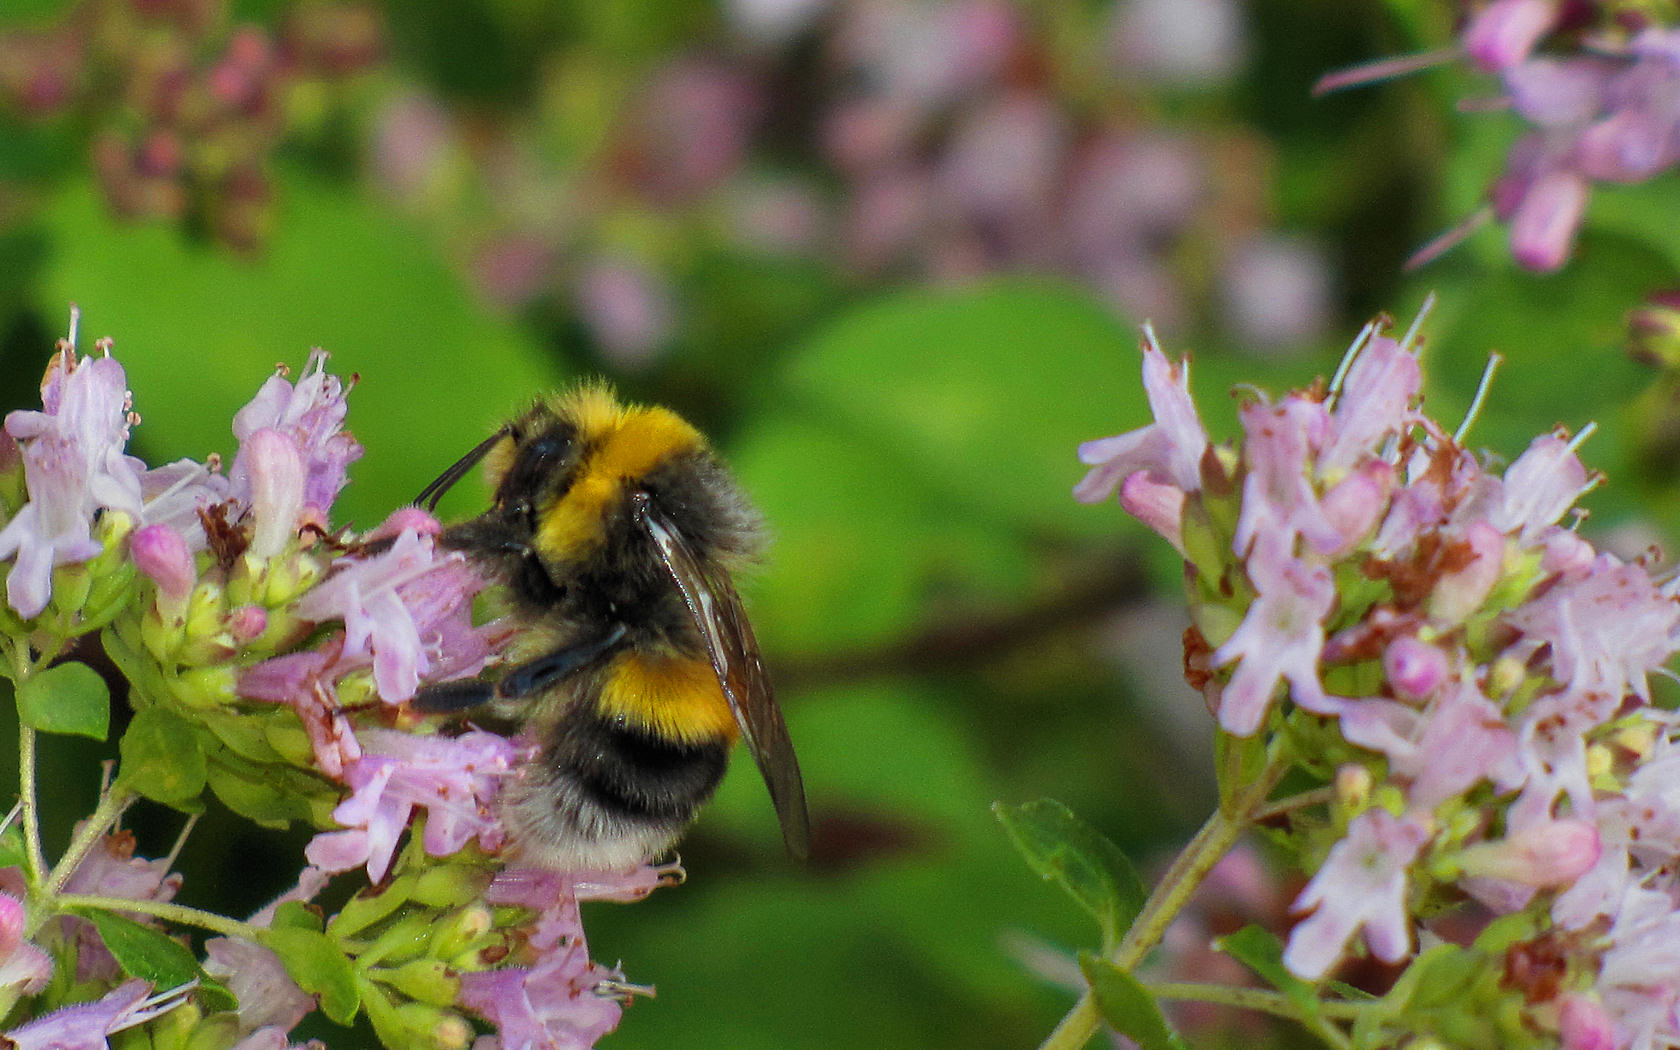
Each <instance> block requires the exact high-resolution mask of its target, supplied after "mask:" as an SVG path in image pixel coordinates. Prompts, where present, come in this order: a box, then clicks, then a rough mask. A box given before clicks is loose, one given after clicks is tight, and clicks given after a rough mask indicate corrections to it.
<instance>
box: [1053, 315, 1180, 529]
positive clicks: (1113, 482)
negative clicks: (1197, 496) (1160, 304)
mask: <svg viewBox="0 0 1680 1050" xmlns="http://www.w3.org/2000/svg"><path fill="white" fill-rule="evenodd" d="M1145 335H1146V338H1145V340H1144V345H1143V389H1144V393H1145V395H1146V396H1147V397H1148V398H1149V409H1150V411H1151V413H1153V415H1154V417H1155V422H1153V423H1151V424H1149V425H1148V426H1145V427H1141V428H1139V429H1137V430H1133V431H1130V432H1128V433H1125V434H1120V435H1117V436H1115V437H1106V438H1098V439H1097V440H1095V441H1087V442H1085V443H1084V444H1082V445H1080V446H1079V461H1080V462H1081V463H1084V464H1086V465H1088V466H1090V467H1092V469H1091V470H1090V471H1089V472H1088V473H1087V474H1086V475H1085V477H1084V479H1083V480H1081V481H1080V482H1079V484H1078V485H1077V486H1075V487H1074V490H1073V496H1074V498H1075V499H1077V500H1079V501H1080V502H1081V503H1098V502H1101V501H1102V500H1105V499H1107V498H1108V497H1109V495H1110V494H1112V493H1113V492H1114V491H1115V489H1117V488H1118V487H1119V486H1120V483H1121V482H1122V481H1124V480H1126V478H1127V477H1129V476H1131V475H1132V474H1135V473H1137V472H1138V471H1140V470H1147V471H1149V472H1150V473H1151V475H1153V476H1154V477H1155V478H1157V479H1158V480H1159V481H1162V482H1167V483H1170V484H1173V485H1176V486H1177V487H1178V488H1179V489H1180V490H1181V491H1183V492H1195V491H1198V490H1199V489H1200V488H1201V487H1202V482H1201V464H1202V454H1203V453H1204V452H1206V451H1207V446H1208V439H1207V431H1206V430H1204V429H1203V428H1202V420H1201V417H1200V416H1199V415H1198V414H1197V412H1196V404H1195V402H1194V401H1192V400H1191V399H1190V362H1189V361H1180V362H1178V363H1177V364H1174V363H1173V362H1172V361H1170V360H1168V359H1167V355H1166V354H1164V353H1162V352H1161V348H1160V346H1159V345H1158V344H1157V343H1156V342H1155V339H1154V334H1153V333H1152V332H1149V331H1147V330H1146V331H1145Z"/></svg>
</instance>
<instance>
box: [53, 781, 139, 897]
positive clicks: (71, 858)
mask: <svg viewBox="0 0 1680 1050" xmlns="http://www.w3.org/2000/svg"><path fill="white" fill-rule="evenodd" d="M135 797H136V796H135V794H134V792H132V791H127V790H123V789H119V788H111V789H108V790H107V791H105V792H104V793H103V794H101V795H100V796H99V805H98V806H96V807H94V810H93V813H92V814H91V815H90V816H89V817H88V818H87V820H86V821H85V822H84V823H83V824H82V830H81V831H78V832H77V833H76V837H75V838H74V839H72V840H71V842H70V846H69V848H68V849H66V850H65V851H64V855H63V856H62V857H59V858H58V863H57V864H56V865H54V866H53V870H52V873H51V874H50V875H48V876H47V881H46V885H44V886H42V887H41V893H42V895H43V896H47V897H51V896H54V895H56V894H57V893H58V891H59V890H62V889H63V888H64V884H65V883H66V882H69V881H70V876H72V875H74V874H75V873H76V869H77V868H79V867H81V866H82V861H84V860H86V859H87V855H88V854H89V853H91V852H93V847H94V846H96V845H98V843H99V840H100V838H102V837H103V836H104V835H105V833H106V832H107V831H109V830H110V829H111V825H112V824H115V823H116V822H117V818H119V817H121V816H122V815H123V811H124V810H126V809H127V808H128V807H129V806H130V805H132V804H133V803H134V799H135Z"/></svg>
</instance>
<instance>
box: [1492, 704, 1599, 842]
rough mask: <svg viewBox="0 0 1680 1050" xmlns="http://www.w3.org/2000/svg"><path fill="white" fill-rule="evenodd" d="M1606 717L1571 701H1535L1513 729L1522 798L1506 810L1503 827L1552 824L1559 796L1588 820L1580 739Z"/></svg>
mask: <svg viewBox="0 0 1680 1050" xmlns="http://www.w3.org/2000/svg"><path fill="white" fill-rule="evenodd" d="M1606 717H1608V715H1607V713H1606V712H1605V711H1604V710H1603V709H1602V707H1601V708H1600V709H1599V710H1596V711H1595V710H1591V709H1588V708H1586V707H1583V705H1582V704H1581V703H1580V702H1579V701H1578V700H1577V699H1576V698H1575V697H1573V696H1570V695H1565V694H1556V693H1554V694H1550V695H1547V696H1544V697H1541V698H1540V699H1539V700H1537V701H1535V703H1534V704H1533V705H1532V706H1531V707H1530V708H1529V709H1528V710H1527V711H1526V712H1524V714H1523V718H1522V722H1521V723H1520V725H1519V726H1518V728H1517V743H1518V748H1517V758H1518V761H1519V762H1520V763H1521V768H1522V773H1521V780H1522V785H1523V787H1522V793H1521V794H1520V795H1519V796H1518V797H1517V800H1516V802H1514V803H1513V804H1512V805H1511V808H1510V811H1509V814H1508V817H1507V824H1508V826H1509V827H1511V828H1525V827H1531V826H1533V825H1536V824H1542V823H1545V822H1546V821H1548V820H1550V819H1552V812H1553V807H1554V806H1555V805H1556V804H1557V800H1558V798H1559V796H1562V797H1564V798H1566V799H1568V801H1569V805H1570V807H1571V809H1572V811H1573V813H1574V815H1575V816H1577V817H1581V818H1584V819H1591V818H1592V816H1593V812H1594V808H1595V801H1594V796H1593V790H1592V780H1591V777H1590V775H1589V774H1588V772H1587V741H1586V734H1587V733H1588V732H1589V731H1590V730H1591V729H1592V728H1594V727H1595V726H1597V725H1598V724H1599V723H1600V722H1602V721H1604V719H1605V718H1606Z"/></svg>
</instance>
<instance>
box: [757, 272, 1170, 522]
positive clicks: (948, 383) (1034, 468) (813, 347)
mask: <svg viewBox="0 0 1680 1050" xmlns="http://www.w3.org/2000/svg"><path fill="white" fill-rule="evenodd" d="M1137 345H1138V333H1137V330H1136V329H1135V328H1133V327H1131V326H1129V325H1127V324H1125V323H1124V322H1122V321H1120V320H1119V319H1117V318H1116V317H1115V316H1114V314H1113V311H1112V310H1111V309H1109V308H1108V307H1106V306H1104V305H1102V304H1101V303H1099V302H1098V301H1097V300H1096V299H1095V298H1094V297H1092V296H1090V295H1088V294H1086V293H1084V292H1081V291H1078V290H1076V289H1074V288H1072V287H1070V286H1065V285H1060V284H1057V283H1053V282H1050V281H1044V280H1036V281H1027V280H1015V281H995V282H991V283H987V284H984V285H981V286H979V287H977V288H971V289H965V290H963V291H961V292H949V291H929V290H926V289H919V290H915V291H911V292H905V293H901V294H898V295H894V296H891V297H888V298H884V299H881V300H880V301H878V302H874V303H871V304H869V305H867V306H864V307H862V308H860V309H857V310H854V311H851V312H849V313H847V314H845V315H844V316H843V317H841V318H840V319H839V320H838V321H837V322H835V323H834V324H831V325H829V326H828V327H826V328H824V329H822V330H821V331H820V332H819V333H818V334H817V335H816V336H815V337H814V338H812V339H811V340H810V341H809V342H808V343H807V344H806V345H805V346H804V347H803V348H801V350H800V351H798V352H797V353H796V354H795V356H794V358H793V359H792V360H791V361H790V362H789V364H788V367H787V368H786V371H785V373H784V375H783V381H784V385H785V386H786V388H787V394H788V395H789V396H791V397H792V398H793V399H794V401H795V402H796V403H798V404H801V405H808V406H810V407H811V408H812V409H813V410H814V413H813V414H814V416H815V417H816V418H820V419H822V420H823V421H825V422H830V423H832V424H834V425H835V428H836V432H837V433H841V434H843V435H845V436H847V437H848V438H849V439H850V440H852V441H853V443H854V444H856V445H858V446H859V447H861V448H864V449H866V450H867V451H869V452H870V453H871V454H873V455H875V456H876V458H877V460H878V461H879V462H881V463H882V464H885V465H887V466H889V467H893V468H902V469H906V470H907V471H908V472H909V473H911V474H913V475H914V476H916V477H917V478H918V479H919V482H920V484H921V485H922V487H924V488H925V489H927V490H929V491H930V492H935V493H939V494H942V495H946V496H950V497H953V498H954V499H957V500H961V501H963V502H965V503H968V504H971V505H972V506H973V507H975V508H976V510H975V511H973V512H972V513H976V514H979V515H981V516H984V517H995V518H998V519H1000V520H1006V521H1010V522H1013V523H1015V524H1017V525H1025V526H1028V527H1031V528H1035V529H1045V530H1051V531H1054V532H1057V533H1064V534H1065V533H1073V534H1082V535H1087V536H1090V535H1100V536H1103V537H1105V538H1106V537H1110V536H1112V535H1113V534H1114V532H1115V530H1116V527H1117V523H1118V522H1119V520H1120V515H1119V514H1118V513H1115V512H1113V511H1112V508H1110V509H1109V512H1105V508H1101V507H1086V506H1083V505H1081V504H1079V503H1076V502H1074V500H1073V497H1072V496H1071V495H1070V491H1071V489H1072V488H1073V484H1074V482H1076V481H1078V480H1079V478H1080V476H1081V475H1082V474H1083V473H1084V470H1085V468H1084V467H1082V466H1080V464H1079V462H1078V460H1077V458H1076V457H1075V450H1076V449H1077V448H1078V446H1079V443H1080V442H1082V441H1089V440H1091V439H1092V438H1099V437H1103V436H1105V435H1108V434H1117V433H1120V432H1122V431H1124V430H1127V429H1130V428H1132V427H1136V426H1141V425H1142V424H1144V423H1147V422H1148V421H1149V410H1148V407H1147V405H1146V403H1145V400H1144V395H1143V385H1142V383H1141V382H1140V381H1139V378H1138V376H1139V369H1140V366H1141V358H1140V357H1139V355H1138V352H1137Z"/></svg>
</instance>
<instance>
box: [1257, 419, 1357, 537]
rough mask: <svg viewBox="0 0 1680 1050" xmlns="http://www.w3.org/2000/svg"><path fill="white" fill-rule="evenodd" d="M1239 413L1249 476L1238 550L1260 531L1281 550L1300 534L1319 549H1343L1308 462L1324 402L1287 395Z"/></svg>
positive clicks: (1322, 423)
mask: <svg viewBox="0 0 1680 1050" xmlns="http://www.w3.org/2000/svg"><path fill="white" fill-rule="evenodd" d="M1240 415H1241V417H1242V425H1243V461H1244V463H1245V464H1247V466H1248V476H1247V477H1246V478H1244V479H1243V495H1242V513H1241V516H1240V517H1238V519H1237V533H1236V537H1235V539H1234V541H1233V542H1232V549H1233V550H1234V551H1235V552H1236V554H1237V556H1238V557H1239V558H1241V557H1245V556H1247V554H1248V552H1249V550H1250V548H1251V547H1252V546H1253V545H1254V543H1255V541H1256V539H1257V538H1258V537H1259V536H1260V535H1261V534H1265V535H1267V537H1268V539H1269V540H1271V541H1272V542H1274V543H1275V544H1276V545H1277V548H1278V549H1279V550H1280V551H1281V552H1283V553H1289V552H1290V551H1292V550H1293V547H1294V544H1295V537H1296V536H1300V537H1301V538H1303V539H1305V540H1306V541H1307V543H1308V544H1309V545H1311V547H1312V548H1313V549H1314V550H1315V551H1317V552H1318V553H1320V554H1331V553H1334V552H1335V551H1337V550H1339V549H1340V548H1341V547H1342V545H1343V537H1342V533H1341V532H1340V531H1339V530H1338V529H1337V528H1336V526H1335V524H1334V523H1332V522H1331V521H1330V519H1329V518H1328V517H1326V516H1325V513H1324V508H1323V507H1321V506H1319V502H1318V493H1317V492H1315V491H1314V490H1313V484H1312V475H1311V471H1309V470H1308V467H1307V465H1308V463H1309V462H1310V457H1311V455H1312V450H1313V449H1314V448H1316V447H1318V445H1319V443H1320V442H1321V441H1322V440H1323V438H1324V436H1325V430H1326V427H1327V426H1328V419H1327V417H1326V416H1325V413H1324V406H1323V404H1321V403H1320V402H1317V401H1313V400H1310V399H1308V398H1303V397H1286V398H1284V399H1283V401H1282V402H1281V403H1279V404H1277V405H1275V406H1274V405H1268V404H1264V403H1261V402H1254V403H1251V404H1247V405H1244V406H1243V407H1242V409H1241V410H1240Z"/></svg>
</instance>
